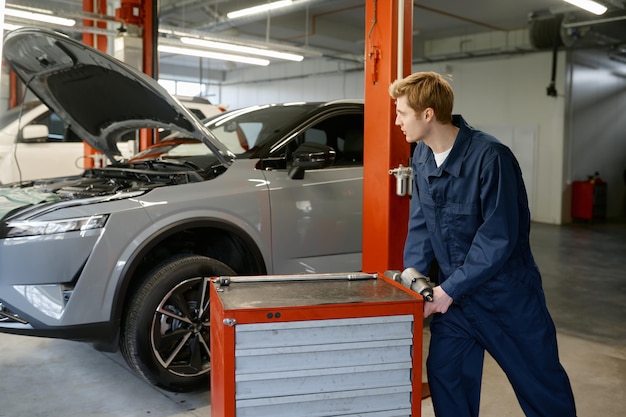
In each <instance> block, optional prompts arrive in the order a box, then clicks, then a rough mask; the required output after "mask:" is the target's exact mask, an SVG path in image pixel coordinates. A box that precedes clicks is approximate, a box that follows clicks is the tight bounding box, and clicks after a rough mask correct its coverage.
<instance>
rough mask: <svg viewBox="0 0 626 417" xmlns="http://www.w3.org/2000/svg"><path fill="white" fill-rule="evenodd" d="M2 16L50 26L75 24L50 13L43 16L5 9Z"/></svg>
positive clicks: (41, 14) (74, 21) (71, 20)
mask: <svg viewBox="0 0 626 417" xmlns="http://www.w3.org/2000/svg"><path fill="white" fill-rule="evenodd" d="M4 14H5V15H6V16H12V17H18V18H21V19H28V20H36V21H38V22H45V23H52V24H55V25H61V26H74V25H75V24H76V20H74V19H66V18H64V17H58V16H55V15H53V14H52V12H50V14H45V13H35V12H28V11H25V10H17V9H9V8H5V9H4Z"/></svg>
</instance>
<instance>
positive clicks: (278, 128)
mask: <svg viewBox="0 0 626 417" xmlns="http://www.w3.org/2000/svg"><path fill="white" fill-rule="evenodd" d="M317 107H318V105H317V104H314V103H311V104H302V103H297V105H295V104H294V105H289V104H279V105H263V106H252V107H246V108H243V109H239V110H231V111H227V112H224V113H221V114H219V115H216V116H213V117H210V118H208V119H205V120H204V124H205V126H206V127H208V128H209V130H211V132H212V133H213V134H214V135H215V136H216V137H217V138H218V139H219V140H220V142H222V143H223V144H224V145H226V147H227V148H228V149H229V150H231V151H232V152H233V153H234V154H235V155H237V157H238V158H254V157H256V155H257V151H259V150H260V149H262V148H264V147H265V145H268V144H272V143H274V142H275V141H276V139H277V138H278V137H281V136H283V135H284V134H285V133H286V132H288V131H289V130H291V129H293V127H294V126H296V125H297V124H298V123H300V122H301V121H302V120H305V119H306V116H307V115H308V114H309V113H310V112H311V111H312V110H314V109H315V108H317ZM183 145H184V146H183ZM166 148H167V150H166ZM160 151H164V152H163V153H167V156H174V155H175V156H178V157H180V156H183V155H198V153H208V152H210V151H209V150H208V149H207V148H206V147H205V146H204V145H203V144H202V143H200V142H198V141H193V142H192V141H190V140H187V139H185V138H184V136H183V135H181V134H178V133H176V134H173V135H170V136H168V137H166V138H164V139H163V140H162V141H161V142H160Z"/></svg>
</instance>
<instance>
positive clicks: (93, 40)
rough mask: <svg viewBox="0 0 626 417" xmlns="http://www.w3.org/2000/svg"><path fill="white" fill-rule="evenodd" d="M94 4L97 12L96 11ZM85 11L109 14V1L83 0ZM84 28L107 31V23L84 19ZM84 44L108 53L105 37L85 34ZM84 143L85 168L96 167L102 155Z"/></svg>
mask: <svg viewBox="0 0 626 417" xmlns="http://www.w3.org/2000/svg"><path fill="white" fill-rule="evenodd" d="M94 3H95V7H96V10H94ZM83 11H85V12H89V13H97V14H101V15H106V12H107V0H98V1H97V2H94V1H93V0H83ZM83 26H85V27H94V26H96V27H98V28H102V29H106V22H95V23H94V21H93V20H90V19H83ZM83 43H84V44H86V45H89V46H92V47H94V48H96V49H98V50H99V51H102V52H104V53H106V52H107V47H108V42H107V38H106V36H105V35H94V34H93V33H86V32H85V33H83ZM83 143H84V145H83V146H84V152H83V153H84V159H83V161H84V162H83V166H84V167H85V168H93V167H94V166H96V164H95V163H94V161H95V159H96V155H100V152H98V151H97V150H95V149H94V148H92V147H91V146H89V145H88V144H87V143H86V142H83Z"/></svg>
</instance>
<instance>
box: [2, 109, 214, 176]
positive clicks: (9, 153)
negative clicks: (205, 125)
mask: <svg viewBox="0 0 626 417" xmlns="http://www.w3.org/2000/svg"><path fill="white" fill-rule="evenodd" d="M178 99H179V101H180V102H181V103H182V104H183V105H184V106H185V107H187V108H188V109H189V110H191V112H192V113H193V114H194V115H196V116H197V117H198V118H199V119H200V120H202V119H204V118H207V117H210V116H213V115H215V114H218V113H221V112H223V111H224V110H226V109H225V107H224V106H217V105H213V104H211V103H210V102H209V101H208V100H206V99H202V98H192V97H178ZM20 116H21V117H20ZM167 133H168V132H162V135H166V134H167ZM119 148H120V151H121V152H122V154H123V155H124V156H126V157H130V156H131V155H133V154H134V153H135V152H136V150H137V149H136V141H134V140H129V141H127V142H124V143H122V144H120V145H119ZM94 158H96V160H95V161H94V165H95V166H101V165H102V163H103V161H104V158H103V157H102V156H101V155H100V154H97V155H95V156H94ZM85 165H87V164H85V145H84V144H83V142H82V141H81V140H80V138H78V137H77V136H76V135H75V134H74V133H73V132H72V131H71V130H68V129H67V127H66V126H65V124H64V123H63V122H62V121H61V119H59V117H58V116H57V115H56V114H55V113H54V112H52V111H50V109H49V108H48V107H47V106H46V105H45V104H42V103H41V102H38V101H31V102H27V103H24V104H23V105H19V106H17V107H15V108H13V109H10V110H8V111H6V112H4V113H0V184H8V183H12V182H20V181H29V180H34V179H39V178H51V177H61V176H66V175H76V174H80V173H82V172H83V170H84V168H85Z"/></svg>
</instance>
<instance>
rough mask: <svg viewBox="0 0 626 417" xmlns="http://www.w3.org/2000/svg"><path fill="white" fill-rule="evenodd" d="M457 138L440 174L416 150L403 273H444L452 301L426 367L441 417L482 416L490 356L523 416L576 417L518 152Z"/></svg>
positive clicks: (437, 318) (423, 149) (475, 134)
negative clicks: (433, 268) (532, 238)
mask: <svg viewBox="0 0 626 417" xmlns="http://www.w3.org/2000/svg"><path fill="white" fill-rule="evenodd" d="M453 123H454V125H456V126H458V127H459V128H460V130H459V133H458V135H457V138H456V141H455V143H454V146H453V147H452V150H451V151H450V154H449V155H448V157H447V159H446V160H445V162H444V163H443V164H442V166H441V167H439V168H438V167H437V166H436V164H435V160H434V157H433V153H432V151H431V150H430V148H429V147H428V146H426V145H425V144H424V143H418V145H417V147H416V148H415V152H414V155H413V164H412V166H413V175H414V190H413V198H412V201H411V214H410V219H409V231H408V235H407V240H406V244H405V248H404V266H405V268H408V267H414V268H416V269H417V270H418V271H421V272H422V273H424V274H426V273H427V272H428V271H429V267H430V265H431V263H432V262H433V261H434V260H436V261H437V262H438V264H439V277H438V281H439V284H440V285H441V288H442V289H443V290H444V291H445V292H446V293H447V294H448V295H449V296H451V297H452V298H453V299H454V302H453V304H452V305H451V306H450V308H449V309H448V311H447V312H446V313H445V314H439V313H436V314H434V315H433V319H432V322H431V324H430V331H431V341H430V348H429V354H428V359H427V361H426V366H427V374H428V382H429V385H430V390H431V393H432V400H433V405H434V409H435V414H436V415H437V416H438V417H466V416H467V417H470V416H478V411H479V402H480V388H481V380H482V369H483V359H484V351H485V350H487V351H488V352H489V353H490V354H491V356H492V357H493V358H494V359H495V360H496V361H497V362H498V364H499V365H500V367H501V368H502V369H503V371H504V372H505V373H506V375H507V377H508V378H509V381H510V382H511V384H512V386H513V389H514V391H515V394H516V395H517V398H518V400H519V402H520V405H521V407H522V409H523V410H524V413H525V414H526V416H542V417H574V416H575V415H576V409H575V404H574V397H573V394H572V390H571V386H570V382H569V378H568V376H567V374H566V372H565V370H564V369H563V367H562V366H561V364H560V361H559V356H558V351H557V341H556V331H555V328H554V324H553V322H552V318H551V317H550V314H549V312H548V310H547V307H546V302H545V297H544V293H543V289H542V284H541V276H540V273H539V270H538V268H537V265H536V264H535V262H534V259H533V256H532V253H531V250H530V245H529V232H530V212H529V209H528V200H527V196H526V188H525V186H524V183H523V180H522V174H521V171H520V168H519V165H518V163H517V160H516V159H515V157H514V156H513V154H512V152H511V151H510V150H509V148H507V147H506V146H504V145H503V144H501V143H500V142H499V141H498V140H497V139H495V138H494V137H492V136H490V135H488V134H486V133H484V132H481V131H479V130H476V129H473V128H472V127H470V126H469V125H468V124H467V123H466V122H465V120H464V119H463V118H462V117H461V116H458V115H455V116H453Z"/></svg>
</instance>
